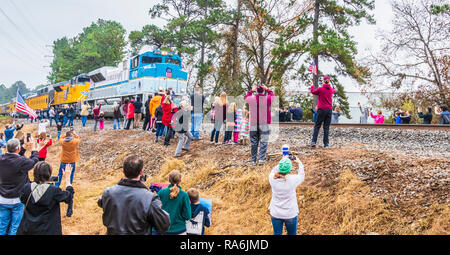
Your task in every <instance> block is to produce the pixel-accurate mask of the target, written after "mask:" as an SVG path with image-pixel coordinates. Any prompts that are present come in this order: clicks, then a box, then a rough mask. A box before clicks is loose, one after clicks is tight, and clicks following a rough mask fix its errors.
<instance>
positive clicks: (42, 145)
mask: <svg viewBox="0 0 450 255" xmlns="http://www.w3.org/2000/svg"><path fill="white" fill-rule="evenodd" d="M52 142H53V141H52V139H51V138H50V137H49V136H47V133H45V132H42V133H41V134H40V135H39V138H38V139H37V143H38V144H39V147H38V153H39V161H45V159H46V158H47V147H49V146H51V145H52Z"/></svg>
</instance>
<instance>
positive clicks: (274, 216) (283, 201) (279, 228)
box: [269, 156, 305, 235]
mask: <svg viewBox="0 0 450 255" xmlns="http://www.w3.org/2000/svg"><path fill="white" fill-rule="evenodd" d="M290 158H291V159H292V160H293V161H294V162H296V163H297V164H298V173H297V174H289V173H290V172H291V169H292V161H291V159H290ZM304 180H305V171H304V166H303V164H302V162H301V161H300V160H299V159H298V158H297V157H295V156H289V157H288V156H286V157H283V158H282V159H281V160H280V162H279V164H278V165H276V166H275V167H274V168H273V169H272V172H271V173H270V175H269V182H270V186H272V199H271V201H270V206H269V210H270V218H271V221H272V226H273V234H274V235H282V234H283V225H285V226H286V230H287V234H288V235H296V234H297V216H298V213H299V210H298V203H297V192H296V189H297V186H298V185H300V184H301V183H302V182H303V181H304Z"/></svg>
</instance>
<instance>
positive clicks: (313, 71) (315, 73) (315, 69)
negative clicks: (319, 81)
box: [308, 61, 317, 75]
mask: <svg viewBox="0 0 450 255" xmlns="http://www.w3.org/2000/svg"><path fill="white" fill-rule="evenodd" d="M308 70H309V71H310V72H312V73H313V74H314V75H317V65H316V62H314V61H313V62H312V63H311V65H310V66H309V69H308Z"/></svg>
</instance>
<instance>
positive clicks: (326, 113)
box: [312, 109, 332, 145]
mask: <svg viewBox="0 0 450 255" xmlns="http://www.w3.org/2000/svg"><path fill="white" fill-rule="evenodd" d="M331 112H332V111H331V109H319V110H318V111H317V120H316V123H315V124H314V134H313V139H312V142H313V143H316V142H317V136H318V135H319V131H320V127H321V126H322V123H323V144H324V145H328V144H329V141H328V135H329V133H330V123H331Z"/></svg>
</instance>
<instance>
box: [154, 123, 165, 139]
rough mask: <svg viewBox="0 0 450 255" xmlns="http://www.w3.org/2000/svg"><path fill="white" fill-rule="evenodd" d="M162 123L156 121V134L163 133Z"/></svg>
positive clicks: (160, 134)
mask: <svg viewBox="0 0 450 255" xmlns="http://www.w3.org/2000/svg"><path fill="white" fill-rule="evenodd" d="M165 127H166V126H164V124H162V123H156V134H155V135H156V136H162V135H163V134H164V128H165Z"/></svg>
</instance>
